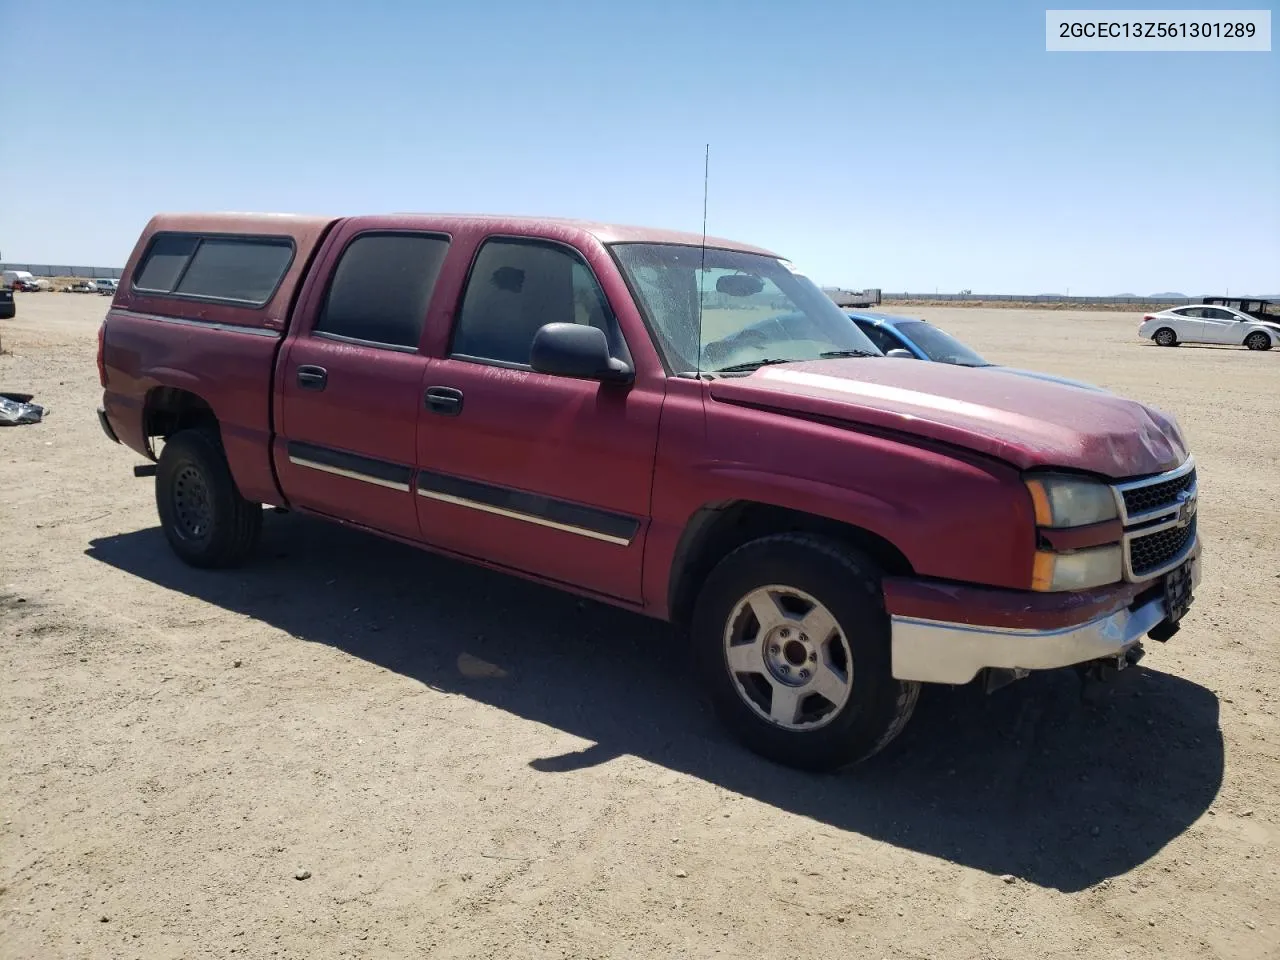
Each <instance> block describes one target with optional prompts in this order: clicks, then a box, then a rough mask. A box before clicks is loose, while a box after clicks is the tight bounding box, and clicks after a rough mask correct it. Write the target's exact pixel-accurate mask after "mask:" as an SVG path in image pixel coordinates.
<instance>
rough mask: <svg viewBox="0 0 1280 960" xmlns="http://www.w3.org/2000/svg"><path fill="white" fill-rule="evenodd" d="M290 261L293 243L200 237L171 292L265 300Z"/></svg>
mask: <svg viewBox="0 0 1280 960" xmlns="http://www.w3.org/2000/svg"><path fill="white" fill-rule="evenodd" d="M292 260H293V246H292V245H291V244H288V243H285V242H282V241H274V242H273V241H256V240H222V239H216V240H214V239H210V240H202V241H201V242H200V246H199V247H197V248H196V252H195V255H194V256H193V257H192V258H191V265H190V266H188V267H187V272H186V273H184V274H183V275H182V279H181V280H179V281H178V288H177V289H176V290H175V291H174V292H175V293H181V294H184V295H186V296H189V297H212V298H214V299H217V300H240V301H243V302H245V303H255V304H262V303H266V302H267V301H268V300H270V299H271V295H272V294H273V293H275V290H276V284H278V283H279V282H280V278H281V277H283V276H284V272H285V271H286V270H288V269H289V264H290V262H291V261H292Z"/></svg>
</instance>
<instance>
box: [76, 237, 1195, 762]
mask: <svg viewBox="0 0 1280 960" xmlns="http://www.w3.org/2000/svg"><path fill="white" fill-rule="evenodd" d="M99 375H100V378H101V381H102V386H103V389H104V394H103V407H102V408H101V409H100V410H99V417H100V420H101V423H102V426H103V429H104V430H105V431H106V433H107V435H108V436H109V437H110V438H111V439H112V440H116V441H117V442H120V443H123V444H125V445H126V446H128V447H130V448H131V449H133V450H135V451H137V452H138V453H140V454H142V455H144V456H146V457H148V458H150V459H151V460H156V461H158V464H157V466H155V467H153V468H141V469H140V470H139V472H144V471H145V470H146V469H151V470H154V472H155V475H156V481H155V495H156V505H157V508H158V512H159V516H160V521H161V524H162V526H163V529H164V532H165V534H166V536H167V538H168V541H169V543H170V544H171V545H172V548H173V550H174V551H175V552H176V553H177V555H178V556H179V557H180V558H182V560H184V561H186V562H187V563H189V564H193V565H195V566H200V567H214V566H225V565H230V564H234V563H238V562H240V561H242V560H244V559H246V558H247V557H248V556H249V554H250V552H251V551H252V550H253V548H254V545H255V541H256V539H257V537H258V533H259V530H260V527H261V524H262V516H263V505H273V506H276V507H282V508H286V509H292V510H298V511H305V512H307V513H310V514H314V515H317V516H320V517H326V518H329V519H331V520H335V521H338V522H341V523H346V524H350V525H352V526H356V527H359V528H362V529H364V530H368V531H371V532H374V533H376V534H379V535H381V536H385V537H391V538H394V539H396V540H401V541H405V542H407V543H411V544H416V545H419V546H422V547H425V548H428V549H431V550H435V551H439V552H441V553H444V554H448V555H450V556H454V557H458V558H462V559H465V560H468V561H472V562H476V563H481V564H484V565H486V566H489V567H493V568H496V569H500V570H504V571H509V572H512V573H515V574H518V575H521V576H525V577H529V578H532V579H536V580H539V581H542V582H544V583H547V584H551V585H554V586H557V587H561V588H564V589H567V590H571V591H576V592H578V593H581V594H585V595H589V596H592V597H595V598H598V599H600V600H603V601H605V602H608V603H612V604H616V605H618V606H621V607H626V608H629V609H631V610H635V611H639V612H642V613H645V614H649V615H651V616H655V617H659V618H663V619H666V620H669V621H672V622H674V623H676V624H679V625H681V626H682V627H684V628H685V629H686V630H687V633H688V636H689V642H690V643H691V645H692V647H691V658H692V660H695V661H696V662H697V663H699V664H700V670H701V672H702V674H703V676H704V678H705V681H706V684H707V687H708V689H709V692H710V695H711V698H712V699H713V700H714V702H715V704H716V706H717V708H718V710H719V712H720V713H721V715H722V716H723V718H724V720H725V722H726V723H727V725H728V726H729V727H730V728H731V729H732V730H733V731H734V732H735V733H736V734H737V735H738V736H739V737H740V738H741V739H742V740H743V741H744V742H745V743H746V744H747V745H748V746H750V747H751V748H753V749H755V750H757V751H759V752H760V753H762V754H764V755H766V756H768V757H772V758H774V759H776V760H778V761H780V762H783V763H787V764H791V765H795V766H799V767H805V768H811V769H821V768H831V767H835V766H839V765H843V764H847V763H850V762H854V761H857V760H859V759H862V758H864V757H867V756H870V755H871V754H873V753H875V752H876V751H877V750H879V749H880V748H881V747H883V746H884V745H885V744H886V743H888V742H889V741H890V740H891V739H892V738H893V737H894V736H895V735H896V734H897V733H898V732H899V731H900V730H901V729H902V727H903V725H904V724H905V723H906V721H907V719H908V718H909V716H910V714H911V712H912V709H913V707H914V705H915V702H916V697H917V694H918V691H919V688H920V685H921V684H922V683H943V684H964V683H968V682H970V681H974V680H975V679H979V678H982V679H984V680H985V681H987V682H988V683H989V684H992V685H994V681H1006V680H1008V679H1013V678H1016V677H1019V676H1023V675H1025V674H1026V673H1027V672H1028V671H1030V670H1038V669H1049V668H1057V667H1064V666H1070V665H1075V666H1078V667H1082V666H1086V665H1088V666H1095V667H1099V668H1100V667H1101V665H1103V664H1109V665H1111V666H1112V667H1122V666H1124V665H1126V664H1128V663H1132V662H1135V661H1136V658H1137V657H1138V656H1139V655H1140V654H1141V652H1142V646H1141V644H1142V640H1143V638H1144V637H1147V636H1150V637H1152V638H1154V639H1156V640H1166V639H1168V638H1169V637H1170V636H1171V635H1172V634H1173V633H1174V632H1175V631H1176V630H1177V627H1178V622H1179V619H1180V618H1181V617H1182V616H1183V614H1184V613H1185V612H1186V610H1187V607H1188V605H1189V604H1190V602H1191V593H1192V590H1193V588H1194V586H1195V584H1196V583H1197V582H1198V581H1199V577H1200V563H1199V553H1200V550H1199V544H1198V540H1197V536H1196V513H1195V504H1196V471H1195V465H1194V461H1193V459H1192V457H1191V456H1190V455H1189V453H1188V450H1187V447H1186V444H1185V442H1184V440H1183V437H1182V435H1181V432H1180V430H1179V428H1178V426H1177V424H1176V423H1175V422H1174V421H1173V420H1172V419H1171V418H1169V417H1167V416H1165V415H1163V414H1161V413H1159V412H1158V411H1156V410H1154V409H1151V408H1150V407H1147V406H1144V405H1142V404H1140V403H1136V402H1134V401H1131V400H1127V399H1124V398H1121V397H1119V396H1116V395H1114V394H1109V393H1105V392H1100V391H1085V390H1080V389H1077V388H1075V387H1071V386H1068V385H1063V384H1057V383H1051V382H1047V381H1041V380H1035V379H1031V378H1028V377H1020V376H1016V375H1014V374H1011V373H1008V372H1006V371H1002V370H1000V369H999V368H992V369H966V368H960V367H955V366H952V365H949V364H941V363H918V362H909V361H905V360H899V359H896V358H890V357H885V356H883V355H881V354H880V352H879V351H878V350H877V349H876V348H875V347H874V346H873V345H872V344H871V342H870V341H869V340H867V339H866V337H865V336H864V335H863V334H862V333H860V332H859V331H858V329H857V327H856V326H855V325H854V324H853V323H852V322H851V321H850V320H849V319H848V318H847V317H846V316H845V315H844V313H843V312H842V311H841V310H840V309H839V308H838V307H837V306H836V305H835V304H834V303H833V302H832V301H831V300H830V299H829V298H828V297H827V296H826V295H824V294H823V293H822V292H821V290H819V288H818V287H817V286H816V285H814V284H813V283H812V282H811V281H810V280H809V279H807V278H806V277H805V276H803V275H802V274H801V273H800V272H798V271H797V269H796V268H795V267H794V266H793V265H792V264H791V263H790V262H788V261H787V260H785V259H782V258H780V257H778V256H777V255H775V254H772V253H770V252H768V251H767V250H762V249H759V248H756V247H751V246H747V245H745V244H741V243H734V242H731V241H727V240H721V239H715V238H708V239H706V240H705V242H704V239H703V238H702V237H700V236H697V235H690V234H685V233H676V232H670V231H663V230H652V229H641V228H635V227H623V226H614V225H604V224H596V223H586V222H579V221H571V220H553V219H523V218H510V217H483V216H427V215H396V216H363V217H352V218H315V217H297V216H287V215H181V216H179V215H165V216H157V217H155V218H154V219H153V220H152V221H151V222H150V223H149V224H148V226H147V228H146V230H145V231H144V233H143V234H142V236H141V238H140V239H139V241H138V244H137V246H136V248H135V250H134V251H133V254H132V255H131V257H130V259H129V263H128V265H127V267H126V269H125V271H124V275H123V278H122V280H121V282H120V287H119V291H118V292H117V294H116V296H115V299H114V301H113V302H112V305H111V309H110V311H109V313H108V315H107V318H106V320H105V321H104V323H103V326H102V329H101V332H100V334H99ZM158 440H159V441H161V444H159V445H158V444H157V441H158Z"/></svg>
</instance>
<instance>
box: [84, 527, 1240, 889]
mask: <svg viewBox="0 0 1280 960" xmlns="http://www.w3.org/2000/svg"><path fill="white" fill-rule="evenodd" d="M87 552H88V555H89V556H91V557H93V558H94V559H96V560H99V561H101V562H102V563H105V564H108V565H110V566H113V567H116V568H118V569H120V570H122V571H124V572H126V573H129V574H132V575H133V576H137V577H141V578H143V579H146V580H149V581H152V582H154V583H156V584H159V585H161V586H164V587H166V588H168V589H171V590H176V591H179V592H181V593H184V594H187V595H189V596H192V597H196V598H198V599H201V600H204V601H206V602H208V603H212V604H214V605H216V606H219V607H222V608H224V609H227V610H231V611H234V612H236V613H241V614H246V615H249V616H252V617H255V618H257V619H259V620H261V621H263V622H265V623H268V624H270V625H272V626H274V627H277V628H279V629H281V630H284V631H286V632H287V633H289V634H292V635H293V636H295V637H297V638H298V639H300V640H304V641H308V642H313V643H323V644H327V645H330V646H333V647H337V648H339V649H341V650H345V651H347V652H348V653H349V654H351V655H352V656H356V657H360V658H362V659H364V660H367V661H370V662H371V663H375V664H378V665H380V666H382V667H384V668H386V669H388V670H394V671H397V672H398V673H401V674H403V675H405V676H407V677H411V678H414V679H416V680H418V681H420V682H422V683H423V684H426V685H428V686H430V687H433V688H436V689H441V690H447V691H450V692H454V693H460V694H463V695H465V696H468V697H471V698H473V699H475V700H477V701H480V702H482V703H486V704H490V705H492V706H494V707H497V708H499V709H501V710H505V711H508V712H510V713H512V714H515V715H517V716H520V717H523V718H526V719H529V720H533V721H536V722H538V723H543V724H549V725H551V726H554V727H557V728H559V729H561V730H564V731H566V732H569V733H571V734H573V735H574V736H577V737H580V738H583V739H586V740H590V741H592V742H593V743H594V746H592V747H590V748H588V749H586V750H584V751H582V752H581V753H574V754H569V755H565V756H556V757H542V758H536V759H533V760H531V761H530V765H531V766H532V767H533V768H535V769H537V770H540V771H543V772H545V773H547V774H548V775H554V774H556V773H557V772H561V771H566V770H571V769H575V768H580V767H583V766H587V765H591V764H597V763H603V762H607V761H608V760H610V759H611V758H614V757H616V756H619V755H622V754H631V755H634V756H637V757H641V758H643V759H645V760H647V761H650V762H652V763H656V764H661V765H662V766H664V767H668V768H670V769H673V770H677V771H681V772H684V773H687V774H689V775H691V776H696V777H699V778H701V779H703V780H706V781H709V782H711V783H715V784H717V785H719V786H722V787H724V788H726V789H728V790H732V791H735V792H737V793H739V794H743V795H746V796H750V797H752V798H754V799H757V800H760V801H763V802H765V803H768V804H771V805H773V806H774V807H777V808H778V809H780V810H784V811H787V812H790V813H794V814H798V815H801V816H805V817H809V818H811V819H813V820H815V821H817V822H819V823H821V824H826V825H828V826H830V827H832V828H835V829H837V830H842V831H853V832H856V833H860V834H863V835H865V836H868V837H871V838H873V839H876V840H881V841H884V842H887V843H892V844H895V845H897V846H900V847H903V848H906V849H911V850H916V851H919V852H922V853H927V854H930V855H932V856H936V857H940V858H943V859H946V860H950V861H953V862H955V863H958V864H962V865H964V866H968V867H973V868H976V869H979V870H984V871H987V872H989V873H992V874H997V875H1000V874H1013V875H1015V876H1018V877H1021V878H1023V879H1025V880H1027V881H1030V882H1033V883H1036V884H1040V885H1042V886H1045V887H1051V888H1056V889H1059V890H1064V891H1076V890H1081V889H1083V888H1085V887H1088V886H1091V885H1093V884H1096V883H1098V882H1099V881H1102V880H1104V879H1106V878H1109V877H1113V876H1116V875H1119V874H1122V873H1124V872H1126V871H1128V870H1130V869H1132V868H1133V867H1135V866H1137V865H1139V864H1141V863H1143V862H1145V861H1146V860H1148V859H1149V858H1151V857H1152V856H1154V855H1155V854H1156V853H1157V852H1158V851H1159V850H1160V849H1161V848H1163V847H1164V846H1165V845H1166V844H1167V843H1169V842H1170V841H1171V840H1173V839H1174V838H1175V837H1177V836H1179V835H1180V834H1181V833H1182V832H1183V831H1185V830H1186V829H1187V828H1188V827H1189V826H1190V825H1191V824H1192V823H1193V822H1194V821H1195V820H1196V819H1197V818H1198V817H1200V816H1201V815H1202V814H1203V813H1204V811H1205V810H1206V809H1207V808H1208V807H1209V805H1210V804H1211V803H1212V801H1213V799H1214V797H1215V796H1216V794H1217V792H1218V789H1219V787H1220V785H1221V782H1222V774H1223V745H1222V735H1221V731H1220V730H1219V729H1218V701H1217V698H1216V697H1215V696H1214V694H1213V693H1212V692H1210V691H1209V690H1206V689H1205V688H1203V687H1201V686H1198V685H1196V684H1194V683H1191V682H1189V681H1187V680H1183V679H1181V678H1178V677H1175V676H1172V675H1170V674H1166V673H1161V672H1159V671H1158V670H1154V669H1147V668H1138V669H1134V670H1129V671H1126V672H1125V673H1124V674H1122V675H1121V678H1120V680H1119V681H1118V682H1117V683H1116V684H1115V685H1114V687H1112V688H1110V690H1109V692H1108V694H1107V695H1105V696H1104V697H1103V698H1102V699H1101V700H1100V701H1099V702H1097V703H1092V704H1083V703H1082V702H1081V698H1080V685H1079V683H1078V681H1077V679H1076V677H1075V675H1074V674H1073V673H1072V672H1070V671H1058V672H1055V673H1052V674H1045V675H1041V676H1036V677H1032V678H1030V679H1028V680H1024V681H1022V682H1021V683H1018V684H1015V685H1014V686H1012V687H1009V688H1006V689H1004V690H1001V691H998V692H997V693H995V694H993V695H991V696H985V695H983V694H982V693H981V692H979V691H977V690H976V689H973V688H972V687H966V688H955V689H952V688H936V689H928V690H926V692H925V694H924V696H923V697H922V698H921V703H920V707H919V709H918V710H917V712H916V716H915V719H914V720H913V721H912V723H911V724H910V725H909V726H908V728H907V731H906V732H905V733H904V734H903V735H902V736H901V737H900V738H899V740H898V742H897V743H896V744H895V746H894V747H893V748H891V749H890V750H889V751H887V752H886V753H885V754H883V755H881V756H880V757H877V758H875V759H873V760H872V761H870V762H869V763H867V764H864V765H863V766H861V767H858V768H856V769H854V770H851V771H848V772H845V773H841V774H838V775H833V776H814V775H806V774H802V773H798V772H795V771H791V770H788V769H785V768H781V767H778V766H775V765H772V764H770V763H768V762H767V761H764V760H761V759H759V758H757V757H756V756H755V755H753V754H751V753H748V752H747V751H746V750H744V749H742V748H741V747H739V746H738V745H737V744H736V743H734V742H732V741H731V740H729V739H728V737H727V736H726V735H725V733H724V732H723V729H722V728H721V727H720V725H719V724H718V722H717V721H716V719H715V717H714V715H713V714H712V713H711V712H710V710H709V709H708V708H707V706H706V705H705V701H704V700H703V699H702V697H701V696H700V695H699V694H698V691H697V688H696V686H695V683H694V678H693V677H692V675H691V669H690V666H689V665H690V658H689V657H688V656H687V654H686V653H685V651H684V650H683V648H682V641H681V640H680V639H679V638H678V637H677V636H676V635H675V632H674V631H672V630H671V629H670V628H668V627H667V626H665V625H664V624H661V623H659V622H657V621H652V620H649V619H647V618H644V617H640V616H636V615H633V614H629V613H626V612H623V611H619V610H615V609H612V608H610V607H607V606H605V605H602V604H597V603H594V602H591V601H582V600H578V599H577V598H574V597H571V596H569V595H567V594H562V593H559V592H557V591H554V590H550V589H546V588H543V587H539V586H537V585H534V584H530V583H527V582H524V581H521V580H518V579H515V578H512V577H507V576H503V575H501V574H496V573H491V572H488V571H485V570H481V569H479V568H476V567H472V566H470V565H467V564H464V563H457V562H453V561H449V560H444V559H441V558H438V557H434V556H431V555H429V554H425V553H421V552H419V551H416V550H413V549H412V548H409V547H405V546H401V545H399V544H395V543H390V542H386V541H382V540H379V539H376V538H374V537H371V536H367V535H364V534H360V533H357V532H354V531H350V530H347V529H343V528H341V527H338V526H335V525H330V524H327V523H323V522H320V521H314V520H309V519H307V518H301V517H295V516H292V515H290V516H270V517H269V518H268V522H267V524H266V530H265V532H264V537H263V549H262V553H261V555H260V557H261V558H260V559H259V560H257V561H256V562H255V563H254V564H253V565H251V566H250V567H247V568H245V569H244V570H241V571H232V572H224V573H209V572H202V571H196V570H192V569H189V568H187V567H184V566H183V565H182V564H180V563H178V562H177V561H176V560H175V559H174V557H173V555H172V554H171V553H170V551H169V549H168V546H167V544H166V543H165V541H164V537H163V535H162V534H161V533H160V531H159V529H158V528H153V529H148V530H142V531H137V532H134V533H128V534H123V535H120V536H115V537H108V538H104V539H100V540H95V541H93V543H92V544H91V546H90V548H89V550H88V551H87ZM1179 639H1180V638H1179ZM1173 642H1175V643H1176V642H1177V640H1175V641H1173ZM1148 659H1149V660H1150V659H1157V660H1158V659H1159V657H1158V656H1156V657H1154V658H1148ZM493 667H496V668H499V669H498V670H494V669H492V668H493Z"/></svg>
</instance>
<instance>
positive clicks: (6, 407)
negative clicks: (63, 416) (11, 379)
mask: <svg viewBox="0 0 1280 960" xmlns="http://www.w3.org/2000/svg"><path fill="white" fill-rule="evenodd" d="M31 399H32V398H31V394H29V393H0V426H3V427H13V426H18V425H19V424H23V423H39V422H40V420H41V419H42V418H43V417H44V407H42V406H40V404H38V403H32V402H31Z"/></svg>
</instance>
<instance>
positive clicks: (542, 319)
mask: <svg viewBox="0 0 1280 960" xmlns="http://www.w3.org/2000/svg"><path fill="white" fill-rule="evenodd" d="M602 256H607V255H604V254H603V253H602ZM453 316H454V318H455V319H454V329H453V333H452V338H451V342H450V344H449V345H448V347H447V349H446V351H445V354H446V355H445V356H444V357H443V358H442V359H437V360H433V361H432V363H431V366H430V368H429V369H428V371H427V379H426V382H425V387H426V389H425V397H424V399H425V403H426V408H425V411H426V412H425V414H424V416H423V417H422V420H421V428H420V431H419V440H418V465H419V468H420V470H419V475H418V479H417V492H418V497H417V501H418V516H419V521H420V523H421V529H422V537H423V539H425V540H427V541H428V542H430V543H432V544H434V545H437V546H440V547H443V548H445V549H447V550H451V551H454V552H456V553H460V554H464V555H468V556H471V557H476V558H478V559H482V560H486V561H489V562H493V563H497V564H501V565H503V566H506V567H510V568H514V569H517V570H522V571H526V572H529V573H532V574H535V575H538V576H542V577H545V578H547V579H550V580H555V581H560V582H563V583H567V584H573V585H577V586H580V587H585V588H587V589H589V590H592V591H595V592H597V593H601V594H607V595H609V596H612V597H618V598H620V599H624V600H630V601H639V600H640V599H641V559H642V557H643V547H644V537H645V534H646V531H647V529H648V517H649V496H650V489H651V486H652V480H653V464H654V456H655V452H656V447H657V439H658V416H659V412H660V410H661V407H662V397H663V393H664V389H665V380H664V379H662V378H661V377H660V376H655V375H653V374H652V373H648V374H645V375H641V374H638V375H637V379H636V380H635V381H634V382H633V383H630V384H607V383H600V382H598V381H595V380H580V379H575V378H570V377H558V376H550V375H547V374H541V373H535V372H534V371H533V370H531V369H530V367H529V350H530V346H531V344H532V342H533V335H534V333H535V332H536V331H537V330H538V329H539V328H540V327H541V326H542V325H543V324H546V323H552V322H577V323H590V324H593V325H596V326H598V327H600V328H601V329H603V330H604V331H605V334H606V337H607V338H608V340H609V343H610V345H611V349H612V352H613V354H614V356H615V357H618V358H619V359H624V360H627V361H628V362H630V358H631V353H630V351H629V350H628V347H627V343H626V340H625V338H624V337H623V334H622V331H621V329H620V327H619V324H618V322H617V319H616V316H615V313H614V311H613V309H612V308H611V307H610V304H609V302H608V300H607V298H606V297H605V294H604V292H603V290H602V289H601V286H600V283H599V281H598V280H597V278H596V275H595V273H594V271H593V270H592V267H591V266H590V265H589V264H588V262H587V260H586V259H585V258H584V257H583V256H582V255H581V254H580V253H579V252H578V251H577V250H576V249H574V248H573V247H570V246H566V245H564V244H560V243H553V242H549V241H543V240H533V239H528V238H514V237H490V238H488V239H486V240H484V241H483V242H482V244H481V245H480V247H479V250H478V252H477V254H476V256H475V258H474V260H473V262H472V265H471V270H470V274H469V276H468V278H467V280H466V282H465V284H464V287H463V290H462V292H461V295H460V297H459V299H458V307H457V310H455V311H454V313H453Z"/></svg>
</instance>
